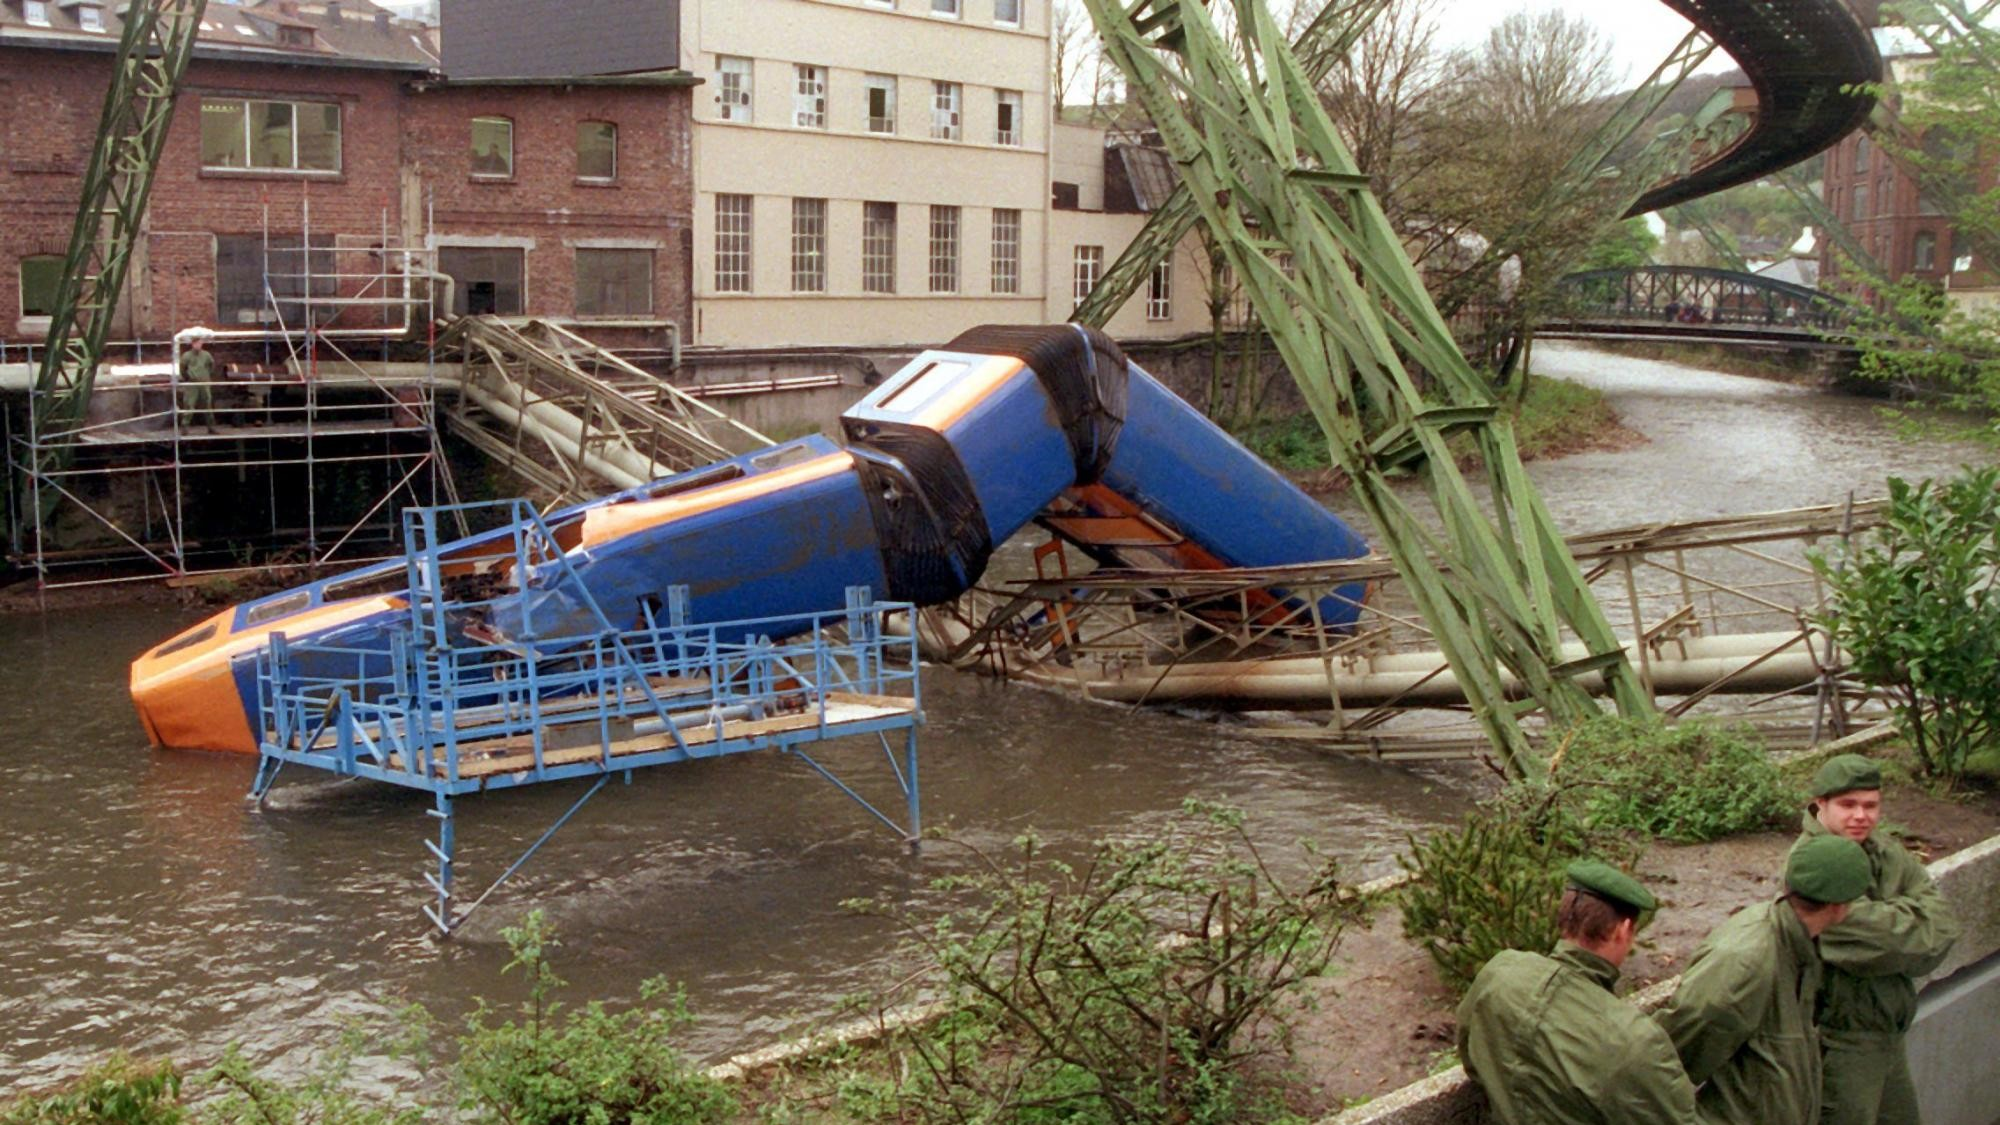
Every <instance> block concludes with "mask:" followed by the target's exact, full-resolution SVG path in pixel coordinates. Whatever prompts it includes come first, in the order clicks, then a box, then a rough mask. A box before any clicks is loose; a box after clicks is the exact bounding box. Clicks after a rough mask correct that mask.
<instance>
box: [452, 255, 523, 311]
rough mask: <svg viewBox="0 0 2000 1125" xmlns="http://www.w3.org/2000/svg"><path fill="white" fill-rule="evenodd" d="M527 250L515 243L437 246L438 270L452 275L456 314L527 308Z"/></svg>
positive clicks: (453, 307) (453, 303)
mask: <svg viewBox="0 0 2000 1125" xmlns="http://www.w3.org/2000/svg"><path fill="white" fill-rule="evenodd" d="M527 258H528V252H527V251H526V250H523V249H521V248H520V247H518V246H440V247H438V255H437V260H438V272H439V273H443V274H447V275H449V276H450V277H451V279H452V282H453V284H452V287H451V311H452V313H453V314H454V315H456V316H486V315H494V316H519V315H521V314H522V313H523V312H525V311H526V310H527V303H526V297H525V294H526V291H527V286H526V284H525V281H526V277H527V272H528V270H527Z"/></svg>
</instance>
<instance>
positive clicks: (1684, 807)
mask: <svg viewBox="0 0 2000 1125" xmlns="http://www.w3.org/2000/svg"><path fill="white" fill-rule="evenodd" d="M1561 755H1562V756H1561V758H1560V760H1559V761H1558V762H1557V763H1556V765H1555V766H1554V768H1553V769H1552V771H1551V774H1552V779H1553V781H1554V783H1555V784H1556V785H1557V786H1558V787H1559V788H1560V790H1561V792H1562V794H1563V797H1562V799H1563V800H1564V801H1565V802H1567V803H1568V804H1570V805H1571V807H1572V808H1573V809H1574V810H1575V811H1576V814H1577V815H1578V816H1579V817H1580V819H1581V820H1582V821H1583V822H1585V823H1587V824H1589V825H1590V826H1591V827H1592V828H1593V829H1596V830H1598V831H1600V832H1602V831H1611V830H1625V831H1631V832H1638V833H1641V834H1643V835H1646V836H1651V837H1655V838H1657V839H1661V840H1671V841H1674V842H1676V843H1701V842H1703V841H1706V840H1714V839H1718V838H1720V837H1723V836H1731V835H1736V834H1738V833H1742V832H1755V831H1759V830H1761V829H1764V828H1770V827H1773V826H1779V825H1783V824H1786V823H1787V822H1789V821H1791V820H1793V819H1795V818H1796V817H1797V815H1798V810H1799V809H1800V808H1801V807H1802V806H1803V804H1804V800H1805V799H1804V796H1803V795H1802V794H1800V793H1798V792H1797V791H1796V790H1794V789H1793V788H1792V787H1791V786H1790V785H1788V784H1787V783H1786V782H1785V780H1784V777H1783V775H1782V774H1781V773H1780V772H1779V770H1778V767H1777V765H1776V764H1775V763H1773V762H1772V760H1771V757H1770V754H1769V753H1768V752H1767V751H1766V750H1765V749H1764V746H1763V744H1762V743H1761V742H1759V741H1758V740H1757V737H1756V735H1755V734H1754V733H1752V732H1751V731H1750V730H1749V729H1748V728H1746V727H1725V726H1719V725H1715V724H1712V723H1707V722H1703V721H1701V720H1691V721H1688V722H1683V723H1677V724H1673V725H1667V724H1665V723H1662V722H1660V721H1659V720H1657V719H1619V718H1611V717H1608V716H1607V717H1604V718H1598V719H1593V720H1590V721H1589V722H1586V723H1583V724H1581V725H1579V726H1577V727H1576V728H1574V729H1573V730H1572V731H1571V732H1570V735H1569V737H1568V739H1567V744H1566V746H1565V748H1564V749H1563V750H1562V751H1561Z"/></svg>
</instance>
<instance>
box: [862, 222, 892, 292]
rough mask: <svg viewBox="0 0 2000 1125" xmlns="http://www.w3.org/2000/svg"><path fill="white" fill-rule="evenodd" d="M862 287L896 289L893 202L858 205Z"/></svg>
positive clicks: (866, 289) (867, 289) (873, 289)
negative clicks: (859, 206)
mask: <svg viewBox="0 0 2000 1125" xmlns="http://www.w3.org/2000/svg"><path fill="white" fill-rule="evenodd" d="M861 288H862V290H863V291H864V292H868V293H894V292H895V291H896V205H895V204H893V203H863V204H862V205H861Z"/></svg>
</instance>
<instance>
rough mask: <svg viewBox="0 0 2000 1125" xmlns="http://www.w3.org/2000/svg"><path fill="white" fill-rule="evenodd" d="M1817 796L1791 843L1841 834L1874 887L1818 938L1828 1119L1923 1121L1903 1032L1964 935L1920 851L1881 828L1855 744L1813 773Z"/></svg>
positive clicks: (1871, 771) (1876, 799)
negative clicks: (1926, 983) (1922, 984)
mask: <svg viewBox="0 0 2000 1125" xmlns="http://www.w3.org/2000/svg"><path fill="white" fill-rule="evenodd" d="M1812 797H1813V799H1812V803H1811V804H1809V805H1807V806H1806V813H1805V821H1804V825H1803V831H1801V832H1800V834H1799V840H1798V843H1797V844H1795V845H1794V847H1804V846H1805V845H1807V844H1808V843H1810V842H1811V841H1813V840H1815V839H1820V838H1823V837H1827V836H1839V837H1845V838H1846V839H1849V840H1853V841H1854V842H1855V843H1857V844H1860V845H1861V850H1862V851H1864V852H1866V853H1867V855H1868V869H1869V878H1868V889H1867V891H1866V892H1864V893H1863V894H1862V896H1861V898H1859V899H1857V900H1856V901H1855V902H1854V903H1853V904H1852V905H1851V906H1849V907H1848V911H1847V918H1846V919H1845V920H1844V921H1842V922H1841V923H1840V924H1839V925H1837V926H1833V927H1831V928H1829V929H1828V930H1827V931H1826V932H1825V933H1823V934H1821V935H1820V938H1819V955H1820V959H1821V960H1823V961H1825V962H1826V977H1825V980H1824V981H1823V982H1822V983H1821V985H1820V992H1819V1030H1820V1050H1821V1058H1822V1060H1823V1062H1824V1064H1825V1065H1824V1068H1823V1069H1824V1073H1825V1078H1824V1080H1823V1082H1822V1085H1821V1087H1820V1090H1821V1106H1820V1121H1821V1122H1822V1125H1875V1123H1876V1122H1881V1123H1882V1125H1917V1122H1918V1121H1919V1120H1920V1115H1919V1114H1918V1112H1917V1088H1916V1085H1915V1084H1914V1083H1913V1082H1911V1080H1910V1062H1909V1058H1908V1057H1907V1056H1906V1055H1905V1053H1904V1049H1903V1037H1904V1035H1906V1034H1907V1033H1908V1032H1909V1030H1910V1021H1911V1020H1912V1019H1914V1018H1915V1017H1916V1014H1917V980H1916V978H1918V977H1921V976H1924V975H1926V974H1928V973H1931V972H1934V971H1936V969H1937V967H1938V966H1939V965H1940V964H1942V963H1943V962H1944V958H1945V954H1946V953H1949V952H1950V951H1951V946H1952V943H1953V942H1954V941H1956V940H1957V939H1958V919H1957V918H1956V917H1954V916H1953V914H1952V912H1951V907H1950V906H1949V905H1947V904H1946V903H1945V901H1944V896H1943V895H1941V894H1939V893H1938V889H1937V886H1936V885H1935V884H1933V883H1932V882H1931V877H1930V874H1929V873H1928V872H1926V871H1925V870H1924V865H1923V864H1922V863H1919V862H1918V861H1917V857H1915V856H1913V855H1911V854H1910V853H1909V852H1907V851H1905V850H1904V849H1903V847H1902V845H1900V844H1898V843H1896V842H1895V841H1894V840H1891V839H1889V838H1887V837H1886V836H1884V835H1882V834H1881V833H1880V832H1878V831H1876V825H1878V824H1879V823H1880V822H1881V820H1882V770H1881V767H1880V766H1877V765H1876V764H1875V763H1874V762H1872V761H1870V760H1868V759H1867V758H1864V757H1862V756H1861V755H1859V754H1842V755H1840V756H1839V757H1836V758H1830V759H1828V760H1827V762H1826V764H1825V765H1823V766H1821V767H1820V768H1819V772H1818V773H1816V774H1814V775H1813V780H1812Z"/></svg>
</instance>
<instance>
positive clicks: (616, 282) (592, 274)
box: [576, 249, 653, 316]
mask: <svg viewBox="0 0 2000 1125" xmlns="http://www.w3.org/2000/svg"><path fill="white" fill-rule="evenodd" d="M652 311H653V252H652V251H651V250H591V249H579V250H577V252H576V315H578V316H649V315H651V314H652Z"/></svg>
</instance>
